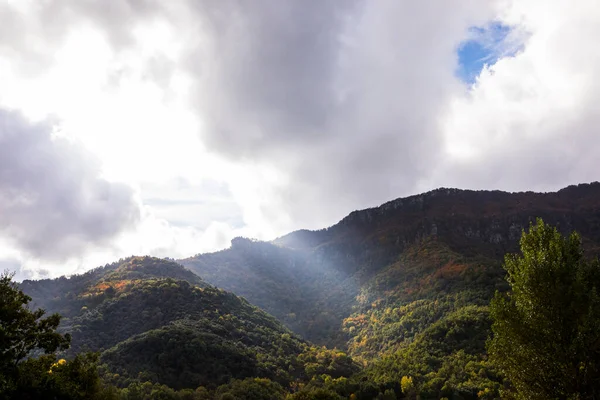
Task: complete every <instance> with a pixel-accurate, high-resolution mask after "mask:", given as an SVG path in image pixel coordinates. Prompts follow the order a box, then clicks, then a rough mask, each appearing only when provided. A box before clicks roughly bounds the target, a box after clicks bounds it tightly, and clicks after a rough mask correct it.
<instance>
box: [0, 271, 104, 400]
mask: <svg viewBox="0 0 600 400" xmlns="http://www.w3.org/2000/svg"><path fill="white" fill-rule="evenodd" d="M30 301H31V298H30V297H29V296H27V295H25V294H24V293H23V292H22V291H21V290H20V289H19V287H18V286H17V285H16V284H15V283H14V282H13V281H12V276H11V275H9V274H3V275H2V276H0V357H1V358H0V363H1V364H0V398H1V399H15V398H19V399H24V400H27V399H32V400H33V399H48V398H57V399H58V398H59V399H66V400H70V399H74V400H75V399H95V398H98V399H100V398H108V397H107V394H108V392H105V389H104V387H103V386H102V384H101V383H100V379H99V376H98V373H97V371H96V361H97V357H98V356H97V355H96V354H85V355H78V356H77V357H75V358H74V359H73V360H71V361H68V362H67V361H66V360H64V359H60V360H57V358H56V355H55V354H54V353H55V352H56V351H57V350H64V349H66V348H67V347H68V346H69V341H70V336H68V335H61V334H59V333H57V332H56V328H57V326H58V324H59V322H60V316H59V315H58V314H54V315H51V316H49V317H47V318H43V319H42V317H43V315H44V314H45V311H44V310H41V309H39V310H30V309H29V308H28V303H29V302H30ZM36 351H37V352H44V353H46V354H45V355H42V356H40V357H38V358H33V357H31V356H32V355H33V353H34V352H36ZM27 357H29V358H27Z"/></svg>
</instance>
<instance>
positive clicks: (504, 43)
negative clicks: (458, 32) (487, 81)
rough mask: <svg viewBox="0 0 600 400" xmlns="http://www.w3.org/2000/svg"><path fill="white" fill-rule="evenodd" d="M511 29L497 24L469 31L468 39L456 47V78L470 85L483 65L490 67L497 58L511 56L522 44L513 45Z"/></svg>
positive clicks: (473, 28) (476, 27)
mask: <svg viewBox="0 0 600 400" xmlns="http://www.w3.org/2000/svg"><path fill="white" fill-rule="evenodd" d="M512 32H513V29H512V28H511V27H510V26H507V25H503V24H501V23H498V22H494V23H491V24H489V25H486V26H483V27H480V26H475V27H472V28H470V29H469V36H470V38H469V39H468V40H466V41H464V42H463V43H461V45H460V46H459V47H458V50H457V53H458V70H457V72H456V73H457V75H458V77H459V78H460V79H461V80H463V81H464V82H466V83H469V84H472V83H474V82H475V78H477V76H479V73H480V72H481V70H482V69H483V66H484V65H486V64H487V65H492V64H494V63H495V62H496V61H497V60H498V59H499V58H502V57H507V56H513V55H515V54H516V53H517V52H518V51H519V50H520V49H522V47H523V46H522V43H515V40H514V37H511V36H513V35H511V33H512Z"/></svg>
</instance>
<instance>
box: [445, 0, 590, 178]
mask: <svg viewBox="0 0 600 400" xmlns="http://www.w3.org/2000/svg"><path fill="white" fill-rule="evenodd" d="M578 4H579V6H578V7H572V3H571V2H566V1H552V2H539V1H518V2H517V1H515V2H513V3H511V4H510V6H509V7H507V8H505V9H504V10H503V11H504V13H503V14H502V16H503V18H504V19H503V21H504V22H506V23H511V24H513V23H519V24H520V28H521V29H522V30H523V31H527V32H530V35H529V38H528V40H527V41H526V42H525V44H524V49H523V51H521V52H519V53H518V54H516V55H515V56H514V57H506V58H502V59H500V60H499V61H498V62H497V63H496V64H494V65H492V66H490V67H488V68H486V69H484V70H483V71H482V72H481V75H480V76H479V78H478V80H477V82H476V83H475V85H474V86H473V88H472V89H471V90H470V92H468V93H467V94H466V95H464V96H456V97H455V98H454V99H453V103H452V107H451V109H450V111H449V113H448V114H447V116H446V118H447V119H446V121H445V125H444V126H443V128H444V132H445V133H446V140H447V150H448V154H449V160H448V164H449V165H448V164H446V165H444V166H443V168H440V174H439V175H438V176H437V177H436V178H435V182H448V183H446V185H458V186H462V187H465V186H467V187H477V188H481V187H497V188H502V189H507V190H534V189H537V190H554V189H557V188H560V187H563V186H566V185H568V184H572V183H577V182H582V181H591V180H597V179H598V175H597V172H596V171H595V168H594V167H593V165H594V160H595V159H598V158H599V157H600V146H599V143H598V142H599V137H598V134H597V130H596V129H597V128H596V127H597V126H598V122H599V119H600V111H599V109H598V107H597V104H598V101H599V100H600V91H599V89H600V88H599V85H598V83H597V77H596V75H597V72H596V71H597V70H598V68H599V67H600V50H599V49H598V47H597V46H596V45H595V41H596V38H597V37H598V36H599V35H600V24H598V22H599V21H600V7H598V6H597V5H595V4H594V2H581V3H578Z"/></svg>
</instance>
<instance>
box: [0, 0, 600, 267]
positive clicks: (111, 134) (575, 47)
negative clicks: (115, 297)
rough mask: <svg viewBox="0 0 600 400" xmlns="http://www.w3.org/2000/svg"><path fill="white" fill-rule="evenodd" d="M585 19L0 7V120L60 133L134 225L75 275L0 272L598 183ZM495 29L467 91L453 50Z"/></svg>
mask: <svg viewBox="0 0 600 400" xmlns="http://www.w3.org/2000/svg"><path fill="white" fill-rule="evenodd" d="M596 3H597V2H595V1H593V0H587V1H584V0H582V1H578V2H577V4H576V5H575V4H574V3H573V2H568V1H563V0H552V1H534V0H519V1H517V0H498V1H495V0H490V1H483V2H482V1H475V0H455V1H453V2H438V1H404V2H397V1H391V0H389V1H388V0H384V1H377V2H371V1H366V0H351V1H345V2H339V1H314V2H308V3H306V2H281V1H275V0H273V1H269V0H259V1H255V2H252V4H251V5H250V4H249V3H248V4H246V3H244V2H236V1H230V0H222V1H219V2H211V1H181V2H170V3H169V2H158V1H153V0H135V1H125V0H123V1H114V2H112V3H111V7H106V6H105V5H104V4H103V3H102V2H94V1H91V2H80V1H75V0H63V1H52V2H25V1H20V2H8V3H5V4H2V5H0V71H1V72H0V87H2V88H3V90H2V91H1V92H0V106H2V107H5V108H11V109H18V110H20V112H21V113H22V114H23V115H25V117H26V118H27V119H28V120H29V121H43V120H45V119H46V118H47V117H48V116H51V117H52V118H54V120H55V121H57V123H58V124H59V126H60V131H59V132H58V133H55V134H58V136H60V137H62V138H63V139H65V138H66V139H68V140H69V141H73V140H75V141H77V142H79V143H81V144H82V146H83V147H85V149H86V150H85V151H87V152H90V153H93V154H94V155H95V156H96V157H97V158H98V159H99V160H100V162H99V165H98V167H97V168H98V169H97V173H94V174H93V175H94V178H93V179H96V180H98V179H99V180H103V181H106V182H108V183H109V184H111V185H112V184H116V183H117V182H119V183H120V184H121V185H123V184H125V185H126V187H129V190H130V191H131V192H132V193H135V195H136V196H137V198H138V199H139V202H141V205H140V208H141V210H142V214H141V217H140V218H141V219H140V222H139V225H137V226H136V227H135V228H133V229H132V230H131V232H130V233H127V234H125V233H123V234H118V235H117V236H113V239H111V240H109V241H92V242H93V244H94V246H96V245H97V246H99V247H98V249H96V250H93V251H91V250H90V251H88V252H87V253H86V254H83V255H79V253H80V252H78V251H72V257H71V258H69V261H68V263H69V266H63V267H62V268H58V267H56V268H55V267H52V268H45V267H44V265H49V264H47V262H48V261H47V258H49V257H47V256H43V255H42V254H41V253H40V254H38V255H36V256H35V257H33V256H28V255H25V253H26V250H27V247H26V246H25V245H24V244H23V243H24V242H23V243H21V244H20V245H18V246H17V247H19V248H18V249H16V250H14V249H13V250H11V251H8V250H7V249H5V250H1V249H0V258H4V259H6V260H11V261H10V262H11V263H13V262H14V260H15V259H18V260H21V261H20V262H22V263H23V265H25V267H24V268H25V270H26V271H40V270H43V269H49V271H50V272H49V273H50V274H54V273H55V271H73V270H77V269H80V268H89V267H93V266H96V265H97V263H104V262H107V261H110V257H115V258H118V257H120V256H123V255H130V254H133V253H137V254H142V253H150V254H155V255H160V256H166V255H169V256H179V255H181V256H186V255H191V254H194V253H197V252H200V251H207V250H211V249H217V248H220V247H223V246H226V244H227V243H228V240H229V239H230V238H231V237H232V236H234V235H238V234H243V235H245V236H254V237H259V238H265V239H266V238H271V237H274V236H277V235H280V234H283V233H285V232H286V231H288V230H290V229H295V228H303V227H309V228H319V227H324V226H326V225H328V224H331V223H334V222H335V221H336V220H337V219H339V218H341V217H343V216H344V215H345V214H347V213H348V212H349V211H351V210H352V209H357V208H362V207H367V206H372V205H375V204H377V203H382V202H384V201H387V200H389V199H391V198H394V197H398V196H402V195H408V194H412V193H416V192H419V191H421V190H426V189H431V188H433V187H437V186H459V187H470V188H502V189H507V190H521V189H541V190H548V189H556V188H558V187H560V186H564V185H566V184H570V183H576V182H580V181H589V180H595V179H597V176H596V173H595V163H596V160H597V159H598V156H600V154H599V149H600V146H598V138H597V135H596V133H595V127H596V126H598V122H599V121H598V120H599V118H600V117H599V115H598V114H599V112H598V107H597V104H598V101H599V100H600V98H599V97H600V95H599V93H600V91H599V90H598V89H599V88H598V83H597V80H596V79H595V74H596V71H597V70H598V69H599V68H600V50H598V47H597V46H596V45H595V38H597V37H598V36H599V34H600V32H599V28H598V26H600V24H599V23H598V22H600V12H599V7H600V6H599V5H597V4H596ZM490 23H502V24H504V25H508V26H511V27H512V28H513V29H512V31H511V33H510V34H509V36H508V38H507V39H505V41H504V42H503V43H502V44H501V45H500V46H499V47H498V48H495V51H496V52H497V53H498V54H500V56H501V57H500V59H499V60H498V61H497V62H496V63H495V64H494V65H491V66H488V67H487V68H486V69H484V70H483V71H482V72H481V74H480V75H479V77H478V79H477V81H476V83H475V85H474V86H472V87H469V86H468V85H467V84H465V83H463V82H460V81H459V80H458V78H457V77H456V76H455V75H454V74H455V71H456V70H457V53H456V51H457V49H458V47H459V46H460V44H461V43H462V42H463V41H464V40H467V39H469V38H472V37H471V36H470V35H471V34H472V33H470V32H472V31H470V30H469V28H470V27H473V26H486V25H488V24H490ZM521 45H523V46H522V50H521V51H519V52H518V53H517V54H515V55H514V56H512V55H511V54H512V53H513V52H514V50H515V49H517V48H521ZM81 158H85V156H81ZM82 163H83V161H82ZM83 164H85V163H83ZM83 164H82V165H83ZM84 170H85V168H84ZM87 179H88V178H86V182H88V181H87ZM92 181H93V180H92ZM88 184H89V182H88V183H86V185H88ZM121 187H123V186H121ZM82 212H83V210H82ZM74 221H77V218H74ZM28 226H29V225H23V226H22V227H21V228H20V229H22V231H23V232H27V231H29V228H28ZM0 239H1V238H0ZM94 246H92V247H94ZM67 247H69V246H67ZM76 248H77V246H73V247H72V249H76ZM65 249H66V247H65ZM15 251H16V253H15ZM15 254H17V255H16V256H15ZM36 257H37V258H36ZM7 262H9V261H7ZM45 263H46V264H45ZM11 265H12V264H11ZM65 265H66V264H65ZM32 273H33V272H32Z"/></svg>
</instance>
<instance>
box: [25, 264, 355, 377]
mask: <svg viewBox="0 0 600 400" xmlns="http://www.w3.org/2000/svg"><path fill="white" fill-rule="evenodd" d="M21 288H22V289H23V290H24V291H25V292H26V293H28V294H29V295H30V296H31V297H32V298H33V302H34V303H35V305H36V306H42V307H44V308H46V310H47V311H49V312H59V313H61V314H62V315H63V323H62V324H61V330H62V331H65V332H69V333H71V335H72V344H71V348H70V349H69V351H68V353H67V354H66V356H69V355H73V354H76V353H79V352H81V351H85V350H91V351H99V352H101V362H102V363H103V364H104V365H103V371H104V376H105V380H106V381H107V382H111V383H114V384H116V385H117V386H128V385H129V384H131V383H134V382H144V381H151V382H156V383H160V384H165V385H167V386H169V387H172V388H175V389H182V388H196V387H198V386H209V387H215V386H216V385H220V384H225V383H227V382H228V381H229V380H230V379H232V378H235V379H243V378H248V377H260V378H269V379H272V380H273V381H275V382H279V383H281V384H284V385H287V384H289V382H291V381H294V380H297V379H304V378H306V373H305V366H306V365H305V364H306V362H305V361H303V360H304V359H306V358H307V357H308V358H310V355H311V354H313V355H314V354H315V353H323V351H325V350H318V349H316V348H314V347H311V346H310V345H309V344H308V343H307V342H305V341H303V340H301V339H300V338H299V337H297V336H296V335H295V334H293V333H292V332H291V331H289V330H288V329H287V328H285V327H284V326H283V325H281V323H280V322H279V321H277V320H276V319H275V318H273V317H272V316H270V315H268V314H266V313H265V312H263V311H262V310H260V309H258V308H257V307H255V306H253V305H251V304H250V303H248V302H247V301H246V300H245V299H243V298H240V297H238V296H236V295H234V294H233V293H230V292H226V291H224V290H222V289H218V288H216V287H213V286H210V285H208V284H206V282H204V281H203V280H202V279H201V278H200V277H198V276H197V275H195V274H194V273H192V272H191V271H189V270H187V269H185V268H184V267H182V266H181V265H179V264H177V263H175V262H173V261H169V260H164V259H158V258H154V257H131V258H128V259H125V260H120V261H119V262H117V263H113V264H110V265H107V266H105V267H101V268H96V269H94V270H92V271H89V272H87V273H85V274H82V275H74V276H72V277H70V278H64V277H63V278H59V279H54V280H48V279H46V280H41V281H24V282H23V283H22V284H21ZM325 352H327V351H325ZM328 354H330V356H331V355H335V354H336V353H335V352H328ZM337 358H338V359H339V360H338V361H339V362H338V363H337V364H336V365H335V366H334V367H332V370H333V371H338V373H340V374H350V373H352V372H354V371H356V366H355V365H354V363H353V362H352V360H351V359H350V358H348V357H346V358H343V357H342V358H340V357H339V356H337ZM330 364H331V360H330V363H329V364H327V365H330Z"/></svg>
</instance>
